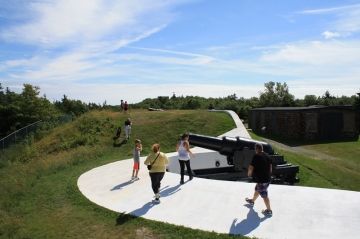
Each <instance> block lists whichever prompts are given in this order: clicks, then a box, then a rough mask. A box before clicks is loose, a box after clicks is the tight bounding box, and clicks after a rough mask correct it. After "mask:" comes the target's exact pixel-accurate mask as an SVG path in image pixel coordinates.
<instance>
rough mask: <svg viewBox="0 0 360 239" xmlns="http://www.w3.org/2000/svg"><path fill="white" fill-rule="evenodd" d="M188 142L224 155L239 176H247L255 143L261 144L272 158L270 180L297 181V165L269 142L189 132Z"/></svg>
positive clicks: (289, 182)
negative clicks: (278, 152)
mask: <svg viewBox="0 0 360 239" xmlns="http://www.w3.org/2000/svg"><path fill="white" fill-rule="evenodd" d="M189 142H190V144H191V145H193V146H198V147H202V148H206V149H210V150H214V151H217V152H219V153H220V154H222V155H225V156H226V159H227V163H228V165H232V166H233V168H232V171H234V172H237V173H238V175H239V177H240V178H247V169H248V167H249V164H250V163H251V160H252V157H253V155H254V154H255V145H256V144H257V143H259V144H261V145H262V146H263V149H264V152H265V153H267V154H268V155H269V157H270V158H271V160H272V176H271V178H272V182H273V183H288V184H294V183H295V182H297V181H298V179H297V177H296V174H297V173H298V172H299V166H297V165H292V164H290V163H287V162H286V161H285V160H284V156H282V155H278V154H276V153H275V152H274V149H273V148H272V147H271V145H270V144H268V143H266V142H262V141H257V140H253V139H248V138H241V137H236V138H234V137H223V138H219V137H212V136H205V135H199V134H189Z"/></svg>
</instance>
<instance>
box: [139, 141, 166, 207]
mask: <svg viewBox="0 0 360 239" xmlns="http://www.w3.org/2000/svg"><path fill="white" fill-rule="evenodd" d="M151 151H152V152H151V153H150V154H149V156H147V158H146V160H145V162H144V164H145V165H148V169H149V175H150V178H151V188H152V190H153V192H154V194H155V196H154V197H155V200H154V201H153V202H154V203H160V193H159V191H160V186H161V180H162V179H163V177H164V175H165V172H166V165H167V164H169V160H168V158H167V157H166V155H165V154H164V153H162V152H160V144H153V146H152V147H151ZM149 166H150V167H149Z"/></svg>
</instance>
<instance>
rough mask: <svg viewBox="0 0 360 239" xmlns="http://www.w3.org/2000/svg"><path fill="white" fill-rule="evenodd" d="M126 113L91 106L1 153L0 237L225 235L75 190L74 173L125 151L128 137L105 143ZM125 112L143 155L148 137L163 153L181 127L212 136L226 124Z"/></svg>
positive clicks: (200, 115)
mask: <svg viewBox="0 0 360 239" xmlns="http://www.w3.org/2000/svg"><path fill="white" fill-rule="evenodd" d="M128 116H129V115H124V114H119V113H114V112H108V111H96V112H91V113H89V114H86V115H84V116H82V117H81V118H79V119H78V120H76V121H74V122H72V123H69V124H67V125H63V126H60V127H58V128H56V129H54V130H53V131H52V132H50V133H49V134H48V135H47V136H46V137H45V138H43V139H41V140H40V141H38V142H36V143H34V144H32V145H30V146H25V147H24V146H22V147H21V146H15V147H13V148H11V149H9V150H7V152H6V153H5V154H1V155H0V156H1V162H2V163H1V167H0V192H1V196H0V238H233V236H231V235H224V234H217V233H211V232H204V231H200V230H193V229H188V228H184V227H179V226H174V225H170V224H166V223H161V222H156V221H151V220H145V219H142V218H136V217H133V216H130V215H124V214H119V213H116V212H112V211H109V210H107V209H104V208H101V207H99V206H96V205H95V204H93V203H92V202H90V201H88V200H87V199H86V198H85V197H84V196H83V195H82V194H81V193H80V192H79V190H78V188H77V179H78V177H79V176H80V175H81V174H82V173H84V172H86V171H88V170H90V169H92V168H94V167H96V166H99V165H103V164H106V163H109V162H113V161H116V160H120V159H126V158H129V156H131V149H132V147H133V145H132V143H127V144H124V145H122V146H121V147H113V146H112V143H113V141H112V136H113V134H114V132H115V128H116V126H117V125H120V124H121V125H122V124H123V122H124V120H125V118H126V117H128ZM130 117H131V118H132V119H133V124H134V125H133V138H135V137H136V138H140V139H142V141H143V146H144V153H143V154H146V153H147V152H149V149H150V146H151V144H152V143H154V142H159V143H160V144H161V147H162V151H164V152H170V151H174V147H175V143H176V140H177V137H178V135H179V134H180V133H182V132H185V131H191V132H194V133H201V134H208V135H214V136H215V135H218V134H222V133H224V132H226V131H228V130H229V129H231V128H232V127H233V122H232V120H231V118H230V117H229V116H228V115H227V114H224V113H209V112H207V111H169V112H148V111H141V110H138V111H132V112H131V113H130ZM239 237H240V236H239Z"/></svg>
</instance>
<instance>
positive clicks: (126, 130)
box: [124, 118, 132, 140]
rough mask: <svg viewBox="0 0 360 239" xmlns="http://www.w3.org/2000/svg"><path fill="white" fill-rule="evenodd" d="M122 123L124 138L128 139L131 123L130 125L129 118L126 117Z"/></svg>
mask: <svg viewBox="0 0 360 239" xmlns="http://www.w3.org/2000/svg"><path fill="white" fill-rule="evenodd" d="M124 125H125V139H126V140H129V139H130V134H131V125H132V122H131V119H130V118H127V120H125V123H124Z"/></svg>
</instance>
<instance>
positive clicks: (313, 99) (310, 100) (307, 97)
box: [304, 95, 318, 106]
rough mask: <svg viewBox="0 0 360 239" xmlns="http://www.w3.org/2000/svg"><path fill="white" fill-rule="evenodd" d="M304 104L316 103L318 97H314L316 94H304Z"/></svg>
mask: <svg viewBox="0 0 360 239" xmlns="http://www.w3.org/2000/svg"><path fill="white" fill-rule="evenodd" d="M304 104H305V106H310V105H317V104H318V98H317V97H316V95H305V97H304Z"/></svg>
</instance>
